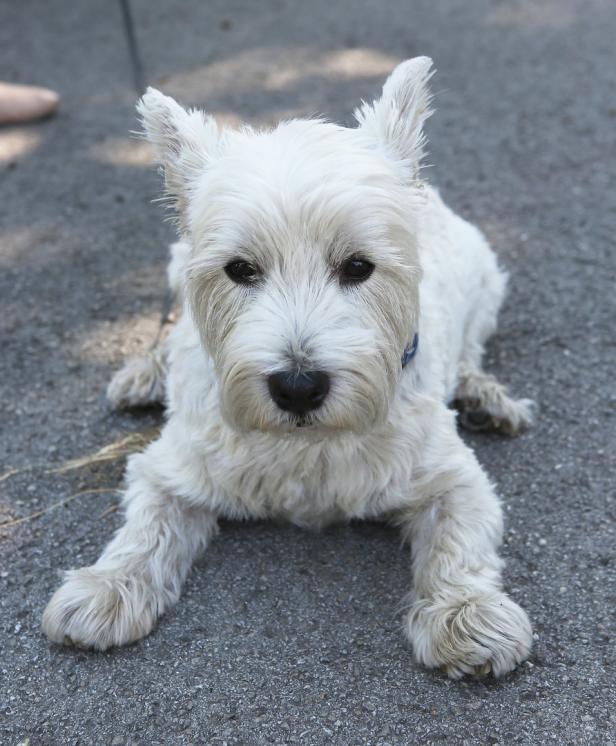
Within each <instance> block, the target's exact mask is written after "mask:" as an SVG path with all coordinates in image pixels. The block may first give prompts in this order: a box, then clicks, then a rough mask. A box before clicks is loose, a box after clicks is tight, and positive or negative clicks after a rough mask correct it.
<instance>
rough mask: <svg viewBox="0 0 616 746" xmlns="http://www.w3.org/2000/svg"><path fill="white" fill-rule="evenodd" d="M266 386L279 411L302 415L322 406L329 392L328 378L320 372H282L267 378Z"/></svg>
mask: <svg viewBox="0 0 616 746" xmlns="http://www.w3.org/2000/svg"><path fill="white" fill-rule="evenodd" d="M267 385H268V388H269V392H270V394H271V397H272V399H273V400H274V401H275V402H276V404H277V405H278V406H279V407H280V409H282V410H284V411H285V412H292V413H293V414H298V415H304V414H307V413H308V412H312V410H314V409H317V408H318V407H320V406H321V404H323V401H324V400H325V397H326V396H327V394H328V392H329V376H328V375H327V373H324V372H323V371H320V370H312V371H305V372H299V373H298V372H295V371H282V372H280V373H273V374H272V375H271V376H269V378H268V379H267Z"/></svg>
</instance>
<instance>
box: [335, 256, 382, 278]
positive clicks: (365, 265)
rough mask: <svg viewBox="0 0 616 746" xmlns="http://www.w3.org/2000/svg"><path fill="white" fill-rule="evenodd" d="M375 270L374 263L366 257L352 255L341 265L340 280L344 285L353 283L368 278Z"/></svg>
mask: <svg viewBox="0 0 616 746" xmlns="http://www.w3.org/2000/svg"><path fill="white" fill-rule="evenodd" d="M373 271H374V264H372V262H369V261H367V260H366V259H360V258H359V257H356V256H354V257H351V258H350V259H347V260H346V262H344V263H343V264H342V265H341V267H340V282H341V283H342V284H343V285H353V284H355V283H358V282H363V281H364V280H367V279H368V278H369V277H370V275H371V274H372V272H373Z"/></svg>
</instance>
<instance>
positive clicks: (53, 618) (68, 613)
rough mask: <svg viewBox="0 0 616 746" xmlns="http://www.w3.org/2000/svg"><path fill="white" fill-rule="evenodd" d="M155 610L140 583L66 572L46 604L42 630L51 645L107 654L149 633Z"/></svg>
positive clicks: (92, 571)
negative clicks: (81, 648)
mask: <svg viewBox="0 0 616 746" xmlns="http://www.w3.org/2000/svg"><path fill="white" fill-rule="evenodd" d="M157 606H158V604H157V601H156V597H155V595H154V594H153V593H152V590H151V589H150V588H149V587H148V586H147V584H145V583H144V582H143V581H141V580H137V579H136V578H134V577H130V576H126V575H124V574H118V573H112V572H110V571H103V570H99V569H97V568H96V567H84V568H82V569H80V570H73V571H71V572H69V573H67V576H66V581H65V582H64V584H63V585H62V586H60V588H58V590H57V591H56V592H55V593H54V595H53V596H52V598H51V600H50V601H49V603H48V604H47V608H46V609H45V611H44V613H43V620H42V624H41V626H42V630H43V632H44V633H45V634H46V635H47V637H49V639H50V640H52V641H53V642H59V643H64V644H69V645H70V644H74V645H77V646H79V647H85V648H94V649H95V650H106V649H107V648H110V647H114V646H119V645H127V644H128V643H131V642H134V641H135V640H138V639H139V638H141V637H144V636H145V635H147V634H149V633H150V632H151V631H152V628H153V626H154V623H155V621H156V617H157Z"/></svg>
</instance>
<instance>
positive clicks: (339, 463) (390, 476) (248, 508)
mask: <svg viewBox="0 0 616 746" xmlns="http://www.w3.org/2000/svg"><path fill="white" fill-rule="evenodd" d="M221 458H223V461H218V460H216V459H215V460H214V462H213V463H210V464H209V471H210V475H211V476H212V478H213V479H214V480H215V483H216V488H217V489H216V491H217V492H218V493H219V494H220V498H221V507H222V508H223V511H224V512H225V513H227V514H228V515H229V517H237V516H239V515H244V516H250V517H264V518H265V517H268V518H281V519H285V520H289V521H291V522H293V523H296V524H298V525H302V526H314V527H317V528H318V527H320V526H323V525H326V524H328V523H332V522H335V521H338V520H348V519H351V518H369V517H373V516H376V515H379V514H382V513H383V512H385V511H388V510H394V509H395V508H397V507H399V506H400V505H401V504H403V503H404V502H406V501H408V494H409V489H410V482H411V459H410V453H409V451H408V450H406V449H404V448H400V447H394V445H393V444H392V442H390V439H388V438H383V437H380V438H368V439H365V440H360V439H358V438H353V437H337V438H335V439H333V438H332V439H328V440H327V441H325V442H310V441H309V440H306V441H300V440H299V439H296V438H290V439H289V440H283V439H279V438H271V437H267V436H256V437H254V438H250V439H249V440H247V441H237V442H235V443H228V442H227V444H226V449H225V451H224V456H223V455H222V453H221ZM221 493H222V494H221Z"/></svg>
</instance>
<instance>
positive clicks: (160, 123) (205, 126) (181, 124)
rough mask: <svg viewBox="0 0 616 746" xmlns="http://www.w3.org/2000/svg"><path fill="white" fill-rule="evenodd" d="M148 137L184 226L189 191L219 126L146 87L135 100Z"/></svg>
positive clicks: (209, 153)
mask: <svg viewBox="0 0 616 746" xmlns="http://www.w3.org/2000/svg"><path fill="white" fill-rule="evenodd" d="M137 112H138V113H139V116H140V118H141V121H142V124H143V129H144V131H145V134H146V137H147V139H148V140H149V141H150V143H151V144H152V145H153V146H154V152H155V157H156V160H157V162H158V163H160V164H161V166H162V169H163V173H164V175H165V188H166V192H167V196H168V197H169V200H170V202H171V204H172V205H173V206H174V208H175V210H176V214H177V217H178V221H179V223H180V228H181V230H182V231H186V230H187V226H186V223H185V221H186V207H187V203H188V193H189V190H190V188H191V186H192V185H193V184H194V183H195V182H196V180H197V178H198V177H199V176H200V175H201V174H203V172H204V170H205V168H206V167H207V164H208V161H209V160H210V159H211V157H212V155H213V152H214V150H215V149H216V146H217V143H218V136H219V133H218V127H217V125H216V122H215V121H214V119H213V118H212V117H211V116H207V115H206V114H204V113H203V112H201V111H198V110H196V109H193V110H190V111H186V109H183V108H182V107H181V106H180V105H179V104H178V103H177V102H176V101H174V99H172V98H171V97H170V96H165V95H164V94H163V93H161V92H160V91H158V90H156V88H148V89H147V91H146V92H145V94H144V95H143V98H141V99H140V100H139V101H138V103H137Z"/></svg>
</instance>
